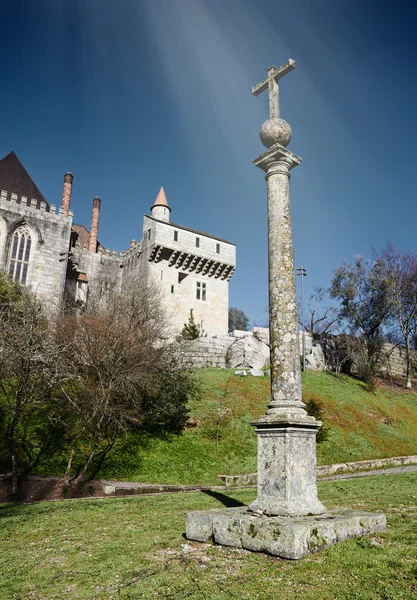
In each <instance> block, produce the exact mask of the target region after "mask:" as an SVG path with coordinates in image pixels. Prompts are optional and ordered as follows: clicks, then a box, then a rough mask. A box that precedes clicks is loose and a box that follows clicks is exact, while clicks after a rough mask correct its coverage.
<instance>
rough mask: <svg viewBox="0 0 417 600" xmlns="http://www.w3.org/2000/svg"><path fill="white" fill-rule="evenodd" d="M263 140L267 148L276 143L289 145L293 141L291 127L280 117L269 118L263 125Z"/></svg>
mask: <svg viewBox="0 0 417 600" xmlns="http://www.w3.org/2000/svg"><path fill="white" fill-rule="evenodd" d="M260 135H261V142H262V143H263V145H264V146H265V147H266V148H270V147H271V146H273V145H274V144H281V146H284V147H285V146H288V144H289V143H290V141H291V135H292V131H291V127H290V126H289V124H288V123H287V121H284V119H280V118H278V117H273V118H272V119H268V120H267V121H265V123H264V124H263V125H262V127H261V134H260Z"/></svg>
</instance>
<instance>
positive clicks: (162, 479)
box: [45, 369, 417, 484]
mask: <svg viewBox="0 0 417 600" xmlns="http://www.w3.org/2000/svg"><path fill="white" fill-rule="evenodd" d="M197 376H198V378H199V379H200V382H201V386H202V399H201V400H200V401H199V402H194V403H192V404H191V406H190V411H191V412H190V417H191V419H190V421H191V425H190V427H188V428H187V429H186V430H185V432H184V434H183V435H181V436H179V437H177V436H171V437H167V438H165V439H151V438H143V437H142V438H139V437H138V436H134V435H133V436H131V437H130V438H128V439H127V440H125V442H124V444H123V445H122V444H119V447H118V448H115V449H114V451H113V452H112V454H110V455H109V457H108V459H107V462H106V463H105V464H104V466H103V468H102V469H101V471H100V473H99V475H98V476H99V477H101V478H109V479H124V480H131V481H143V482H150V483H172V484H216V483H218V479H217V474H227V475H235V474H240V473H253V472H255V471H256V468H257V467H256V454H257V440H256V434H255V432H254V430H253V427H251V425H250V424H249V422H250V421H252V420H254V419H256V418H258V417H259V416H260V415H261V414H263V413H264V412H265V410H266V408H267V405H268V399H269V379H268V378H267V377H249V376H248V377H238V376H236V375H235V374H234V370H232V369H201V370H200V371H198V373H197ZM303 398H304V400H308V399H309V398H314V399H316V400H319V401H320V403H321V404H322V406H323V410H324V422H325V423H326V424H327V425H328V426H329V427H330V434H329V439H328V440H327V441H325V442H323V443H321V444H319V445H318V446H317V461H318V464H319V465H323V464H331V463H339V462H346V461H355V460H366V459H373V458H386V457H390V456H401V455H409V454H417V394H416V393H413V392H410V391H407V390H403V389H401V388H399V387H395V388H392V389H389V388H380V389H378V390H376V392H375V393H369V392H367V391H366V389H365V386H364V384H363V383H362V382H360V381H357V380H356V379H353V378H351V377H347V376H343V375H342V376H340V377H335V376H334V375H332V374H331V373H327V372H317V371H307V372H306V373H303ZM64 470H65V464H62V466H61V467H60V469H55V470H54V473H56V474H60V475H61V474H62V473H63V472H64ZM50 473H51V471H49V472H45V474H50Z"/></svg>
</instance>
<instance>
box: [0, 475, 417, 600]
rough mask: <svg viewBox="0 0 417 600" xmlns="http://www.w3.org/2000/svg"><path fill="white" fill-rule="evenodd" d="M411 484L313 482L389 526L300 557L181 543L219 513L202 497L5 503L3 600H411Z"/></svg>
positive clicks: (332, 498)
mask: <svg viewBox="0 0 417 600" xmlns="http://www.w3.org/2000/svg"><path fill="white" fill-rule="evenodd" d="M416 487H417V474H416V473H412V474H407V475H392V476H387V477H368V478H365V479H362V478H361V479H360V480H359V479H352V480H348V481H334V482H322V483H320V484H319V494H320V498H321V499H322V500H323V502H324V503H325V504H326V506H328V507H329V508H331V507H333V506H345V507H347V506H350V507H352V508H358V509H362V510H370V511H374V510H382V511H384V512H385V513H386V515H387V520H388V528H387V531H386V532H384V533H379V534H378V535H374V536H371V537H367V538H359V539H352V540H349V541H347V542H344V543H341V544H338V545H337V546H333V547H332V548H330V549H329V550H326V551H324V552H321V553H318V554H314V555H311V556H309V557H307V558H305V559H303V560H301V561H283V560H280V559H277V558H274V557H270V556H267V555H265V554H261V553H255V552H253V553H251V552H246V551H245V550H239V549H237V548H226V547H222V546H213V545H211V544H191V545H185V540H184V538H183V537H182V536H183V532H184V527H185V513H186V511H187V510H199V509H203V508H217V507H221V506H222V504H221V502H219V501H218V500H217V499H216V498H214V497H212V496H209V495H207V494H204V493H192V494H175V495H164V496H153V497H146V498H144V497H142V498H121V499H111V500H110V499H108V500H102V501H100V500H87V501H83V500H81V501H80V500H76V501H62V502H49V503H45V502H41V503H35V504H26V505H25V504H14V505H2V506H0V547H1V549H2V552H1V553H0V573H1V577H0V600H24V599H26V598H32V599H34V600H47V599H48V600H51V599H53V598H56V599H62V598H71V599H74V600H90V599H92V598H94V599H95V600H104V599H106V600H107V599H112V598H114V599H116V598H118V599H126V600H127V599H131V600H133V599H135V600H138V599H140V598H144V599H145V598H146V599H149V598H158V599H159V598H170V599H171V600H183V599H184V598H190V599H194V600H226V599H228V600H231V599H236V600H237V599H242V598H250V599H256V598H258V599H260V600H272V599H277V598H279V599H282V600H292V599H294V598H303V600H331V599H337V600H353V599H355V600H396V599H410V600H411V599H412V598H416V593H417V567H416V560H415V559H416V545H417V506H416ZM255 494H256V492H255V490H244V491H243V490H235V491H233V492H231V493H230V494H228V495H229V496H230V497H232V498H235V499H236V500H238V501H240V502H243V503H245V504H246V503H248V502H250V501H251V500H253V499H254V495H255ZM223 500H225V498H223Z"/></svg>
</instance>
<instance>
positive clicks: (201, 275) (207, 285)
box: [123, 216, 236, 336]
mask: <svg viewBox="0 0 417 600" xmlns="http://www.w3.org/2000/svg"><path fill="white" fill-rule="evenodd" d="M130 253H132V254H133V252H132V250H131V249H130V252H129V255H130ZM126 259H127V253H125V255H124V260H125V261H126ZM235 264H236V248H235V246H234V245H233V244H230V243H228V242H226V241H223V240H219V239H216V238H212V237H210V236H206V235H204V234H202V233H198V232H193V231H190V230H187V229H184V228H181V227H179V226H177V225H175V224H172V223H166V222H161V221H157V220H155V219H153V218H151V217H148V216H145V218H144V224H143V239H142V242H141V249H140V257H139V258H136V259H134V258H133V257H132V266H131V267H130V271H129V267H128V269H126V270H125V267H124V274H123V277H124V278H125V277H127V276H128V273H130V277H135V276H138V277H140V278H141V279H143V280H144V281H148V282H152V283H154V284H156V285H157V286H158V287H159V288H160V290H161V292H162V297H163V299H164V301H165V305H166V307H167V311H169V313H170V315H169V317H170V320H171V322H172V325H173V329H174V330H175V331H177V332H178V331H180V330H181V329H182V327H183V326H184V323H186V322H187V321H188V319H189V316H190V312H191V311H192V312H193V316H194V320H195V322H196V324H197V325H198V326H200V327H201V328H202V330H203V331H204V333H206V334H207V335H208V336H213V335H222V334H226V333H227V329H228V310H229V306H228V298H229V279H230V277H231V275H232V273H233V271H234V267H235Z"/></svg>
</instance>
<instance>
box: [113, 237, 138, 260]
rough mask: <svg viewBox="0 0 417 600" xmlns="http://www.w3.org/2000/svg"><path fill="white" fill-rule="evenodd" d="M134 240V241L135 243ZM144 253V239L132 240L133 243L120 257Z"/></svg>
mask: <svg viewBox="0 0 417 600" xmlns="http://www.w3.org/2000/svg"><path fill="white" fill-rule="evenodd" d="M133 242H134V243H133ZM141 253H142V240H139V242H136V241H134V240H132V242H131V245H130V246H129V248H128V249H127V250H124V251H122V252H120V253H119V254H120V258H126V259H127V258H131V257H132V256H139V254H141Z"/></svg>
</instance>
